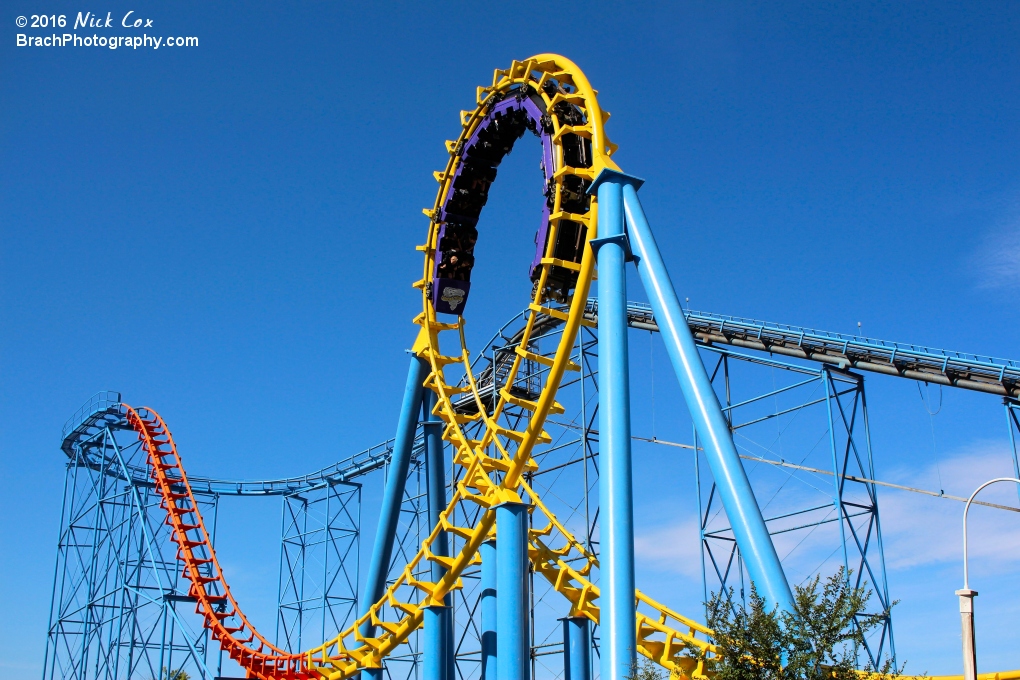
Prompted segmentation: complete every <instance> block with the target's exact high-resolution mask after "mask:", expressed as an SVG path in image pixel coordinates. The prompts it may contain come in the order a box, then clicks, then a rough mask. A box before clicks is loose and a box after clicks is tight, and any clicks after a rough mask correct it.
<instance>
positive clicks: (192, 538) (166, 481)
mask: <svg viewBox="0 0 1020 680" xmlns="http://www.w3.org/2000/svg"><path fill="white" fill-rule="evenodd" d="M122 406H123V407H124V410H125V412H126V414H127V420H128V423H130V425H131V427H132V428H134V430H135V431H136V432H137V433H138V438H139V439H140V440H141V441H142V446H143V447H144V448H145V451H146V453H147V454H148V456H147V462H148V464H149V468H150V476H151V477H152V479H153V480H154V481H155V483H156V491H157V492H158V493H159V495H160V496H162V501H161V502H160V507H161V508H163V509H164V510H166V514H167V518H166V524H168V525H169V526H170V527H172V528H173V531H172V537H173V541H174V542H175V543H176V544H177V559H178V560H179V561H180V562H181V564H182V565H183V567H184V570H183V575H184V577H185V578H187V579H188V580H189V581H190V582H191V587H190V588H189V589H188V595H189V596H190V597H193V598H195V601H196V602H197V604H196V606H195V611H196V612H197V613H199V614H201V615H202V619H203V625H204V626H205V627H206V628H208V629H209V631H210V633H211V634H212V636H213V638H214V639H215V640H217V641H218V642H219V643H220V647H221V648H223V650H224V651H226V652H227V653H228V654H229V655H230V658H232V659H234V660H235V661H237V663H238V664H240V665H241V667H242V668H244V669H245V670H246V671H247V673H248V677H250V678H260V679H261V680H312V679H318V678H321V676H320V675H319V674H318V673H316V672H314V671H310V670H309V669H308V665H307V663H306V662H305V659H304V657H303V656H302V655H300V654H290V653H288V652H285V651H283V650H282V649H278V648H277V647H275V646H274V645H273V644H271V643H270V642H269V641H268V640H266V639H265V638H264V637H262V636H261V635H260V634H259V632H258V631H257V630H255V628H254V627H253V626H252V625H251V624H250V623H249V622H248V619H247V618H245V616H244V614H243V613H241V608H240V607H238V606H237V602H236V601H235V600H234V597H233V596H232V595H231V594H230V588H229V587H228V586H227V582H226V580H225V579H224V578H223V571H222V570H221V569H220V565H219V562H218V561H217V560H216V552H215V551H214V550H213V547H212V543H211V542H210V541H209V534H208V532H207V531H206V529H205V524H204V523H203V522H202V516H201V514H199V511H198V504H197V503H196V502H195V496H194V494H192V492H191V485H190V484H188V477H187V475H186V474H185V472H184V466H183V465H181V457H180V456H179V455H178V453H177V446H176V445H175V444H174V440H173V437H171V436H170V430H169V428H167V426H166V423H164V422H163V419H162V418H160V417H159V414H158V413H156V412H155V411H153V410H152V409H150V408H144V407H143V408H140V409H138V410H137V411H136V410H135V409H133V408H131V407H130V406H128V405H127V404H122Z"/></svg>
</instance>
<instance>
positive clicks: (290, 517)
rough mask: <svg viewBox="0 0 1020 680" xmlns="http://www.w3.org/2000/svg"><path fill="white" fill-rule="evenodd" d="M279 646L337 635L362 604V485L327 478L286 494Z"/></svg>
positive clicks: (297, 647) (295, 647) (292, 648)
mask: <svg viewBox="0 0 1020 680" xmlns="http://www.w3.org/2000/svg"><path fill="white" fill-rule="evenodd" d="M282 505H283V530H282V536H281V540H280V592H279V597H278V603H279V604H278V607H277V619H276V622H277V623H276V626H277V627H276V640H277V646H279V647H280V648H281V649H286V650H287V651H289V652H300V651H301V650H302V649H304V646H305V645H307V644H309V643H314V642H315V641H318V640H323V639H325V638H326V637H327V636H328V635H335V634H336V633H337V631H339V630H343V627H344V626H345V625H346V624H347V622H348V621H350V620H352V619H353V618H354V616H355V614H356V611H357V605H358V572H359V570H358V562H359V557H360V550H359V548H360V540H359V539H360V532H361V485H360V484H356V483H353V482H339V481H337V482H330V481H323V482H321V483H319V484H317V485H315V486H312V487H309V488H308V489H305V490H303V491H295V492H291V493H288V494H285V495H284V496H283V503H282Z"/></svg>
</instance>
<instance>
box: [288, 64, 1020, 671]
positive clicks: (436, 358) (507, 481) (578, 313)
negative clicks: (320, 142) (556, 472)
mask: <svg viewBox="0 0 1020 680" xmlns="http://www.w3.org/2000/svg"><path fill="white" fill-rule="evenodd" d="M549 81H553V82H554V83H555V84H556V87H555V88H546V87H543V86H545V85H546V83H547V82H549ZM526 86H530V88H531V89H532V91H533V92H536V93H538V94H539V95H540V96H541V97H542V99H543V100H544V102H545V104H546V106H547V110H550V111H551V110H552V109H553V107H554V106H555V105H556V104H558V103H560V102H567V103H569V104H571V105H573V106H575V107H577V109H579V110H580V111H581V112H582V113H583V120H584V122H583V124H580V125H561V124H560V122H559V121H558V120H557V118H556V117H555V116H553V117H552V123H553V127H554V129H553V133H552V142H553V145H554V149H555V154H554V162H555V165H556V167H555V171H554V173H553V177H554V179H555V183H556V187H555V192H556V193H555V198H554V205H553V208H552V211H551V215H550V234H549V238H548V240H547V244H548V245H547V247H546V254H545V257H544V258H543V259H542V260H541V267H542V270H541V273H540V277H539V279H538V282H537V285H536V286H535V289H534V297H533V299H532V301H531V305H530V307H529V311H528V313H527V317H526V322H525V325H524V331H523V336H522V338H521V341H520V344H519V346H518V348H517V356H516V357H515V359H514V362H513V365H512V367H511V368H510V373H509V375H508V376H507V377H506V379H505V380H504V381H502V382H503V383H504V384H505V385H506V386H510V385H512V384H514V381H515V379H516V377H517V375H518V372H519V371H520V369H521V365H522V362H524V361H532V362H537V363H539V364H542V365H544V366H545V370H543V371H542V375H541V378H540V379H541V380H542V385H541V391H540V395H541V396H540V397H539V398H538V399H537V400H536V401H529V400H525V399H521V398H520V397H519V396H514V395H513V394H511V393H510V392H509V391H508V387H504V388H503V389H502V391H501V392H500V393H499V395H498V403H496V405H495V407H494V408H490V410H491V414H490V412H489V411H487V408H486V405H485V404H483V401H482V397H481V396H480V395H479V389H478V385H477V384H476V381H475V377H474V375H473V374H472V368H471V361H470V353H469V352H468V349H467V347H466V345H465V338H464V318H463V317H458V318H457V320H456V322H447V321H443V320H440V319H439V318H437V316H436V311H435V309H434V307H433V305H432V301H431V297H430V294H429V291H430V288H431V283H432V276H433V271H435V269H434V265H435V259H436V257H437V249H436V245H437V241H438V238H439V231H440V227H441V226H442V225H441V223H440V222H439V219H438V217H439V214H440V208H441V207H442V204H443V200H444V197H445V196H446V195H447V194H448V192H449V189H450V183H451V182H452V181H453V177H454V172H455V170H456V168H457V164H458V163H459V162H460V157H459V155H458V153H459V152H458V149H459V148H461V145H462V144H463V143H464V142H465V141H466V140H467V139H469V138H470V136H471V135H472V133H473V132H474V131H475V130H476V128H477V127H478V125H479V124H480V123H481V121H482V120H483V119H484V117H485V115H486V113H487V111H488V109H489V106H490V104H491V103H492V102H494V101H495V100H496V99H498V97H499V96H501V95H506V94H507V93H510V92H512V91H514V90H517V89H519V88H522V87H526ZM550 91H551V92H552V94H550ZM608 118H609V114H608V113H607V112H604V111H603V110H602V109H601V108H600V106H599V103H598V100H597V98H596V92H595V90H593V89H592V87H591V85H590V83H589V82H588V79H587V78H586V77H585V76H584V74H583V73H582V72H581V70H580V69H579V68H578V67H577V66H576V65H575V64H573V63H572V62H571V61H569V60H568V59H565V58H563V57H561V56H557V55H552V54H540V55H537V56H535V57H532V58H530V59H527V60H525V61H514V62H513V63H512V64H511V65H510V68H508V69H504V70H497V71H496V72H495V74H494V76H493V80H492V84H491V85H490V86H488V87H479V88H478V91H477V95H476V107H475V108H474V109H473V110H470V111H462V112H461V114H460V122H461V128H462V129H461V133H460V136H459V138H458V139H457V140H454V141H448V142H447V143H446V148H447V151H448V152H449V154H450V158H449V161H448V162H447V165H446V168H445V169H444V170H441V171H438V172H436V173H435V178H436V180H437V181H438V183H439V189H438V191H437V195H436V201H435V205H434V207H433V208H431V209H426V210H424V212H425V214H426V216H427V217H429V219H430V222H429V233H428V239H427V241H426V243H425V244H424V245H422V246H419V247H418V249H419V250H420V251H422V252H423V253H424V255H425V258H424V260H425V261H424V267H423V272H424V275H423V277H422V278H421V280H419V281H417V282H416V283H415V284H414V286H415V287H416V288H418V289H419V290H420V291H421V293H422V306H423V311H422V313H421V314H420V315H418V317H416V318H415V319H414V323H416V324H418V325H419V326H420V327H421V328H420V332H419V335H418V339H417V341H416V343H415V345H414V348H413V351H414V352H415V353H416V354H417V356H419V357H421V358H422V359H424V360H426V361H427V362H428V364H429V365H430V367H431V371H430V373H429V375H428V377H427V379H426V380H425V383H424V385H425V387H427V388H428V389H431V390H432V391H433V392H435V394H436V397H437V403H436V406H435V409H434V411H433V412H434V414H436V415H437V416H439V417H440V418H441V419H442V421H443V422H444V424H445V427H444V428H443V439H444V440H445V441H446V442H448V443H449V445H450V447H451V448H452V450H453V452H454V453H453V460H454V463H455V464H456V465H458V466H460V467H461V468H462V469H463V470H462V474H461V475H460V476H459V478H458V481H457V483H456V484H455V486H454V488H453V492H452V498H451V500H450V502H449V505H448V506H447V508H446V509H445V511H444V512H443V513H442V515H441V519H440V523H439V525H438V526H436V527H434V528H433V530H432V533H431V534H430V535H429V536H428V537H427V538H426V539H425V540H424V541H423V543H422V546H421V549H420V550H419V552H418V553H417V555H415V557H414V558H413V559H412V560H411V561H410V563H408V564H407V565H406V567H405V568H404V570H403V572H402V574H401V575H400V576H399V577H398V578H397V579H396V581H395V582H394V583H393V584H392V585H390V586H389V587H388V588H387V590H386V592H385V594H384V595H383V597H382V599H380V600H379V601H378V602H376V603H374V604H373V605H372V606H371V608H370V609H369V611H368V613H367V614H365V615H364V616H362V617H361V618H359V619H358V620H357V621H355V622H354V623H353V624H352V625H351V626H350V627H349V628H347V629H346V630H345V631H343V632H342V633H340V634H339V635H338V636H337V637H336V638H334V639H332V640H329V641H327V642H325V643H324V644H322V645H320V646H318V647H315V648H313V649H310V650H308V651H306V652H304V655H303V656H304V658H305V661H306V663H307V665H308V667H309V669H310V670H313V671H317V672H318V673H320V674H322V675H323V676H325V677H328V678H331V679H332V680H339V679H340V678H347V677H350V676H351V675H354V674H355V673H357V672H358V671H359V670H361V669H364V668H379V667H380V666H381V664H382V662H383V659H384V658H386V657H387V656H388V655H389V654H391V653H392V652H394V650H396V649H397V648H398V647H399V646H400V645H401V644H402V643H404V642H405V641H406V640H407V639H408V637H409V636H410V635H411V633H413V632H414V631H415V630H416V629H417V628H419V627H420V626H421V625H422V621H423V612H424V608H425V607H428V606H431V605H442V604H443V601H444V598H445V596H446V595H447V594H448V593H450V592H452V591H454V590H456V589H459V588H461V587H462V583H461V575H462V574H463V573H464V571H465V569H467V568H468V567H469V565H477V564H478V563H479V558H478V549H479V546H480V545H481V544H482V543H483V542H484V541H485V540H486V539H488V538H491V537H492V536H493V535H494V532H495V510H494V507H495V506H497V505H499V504H501V503H505V502H521V501H523V502H528V503H530V504H531V505H532V506H533V513H534V515H533V526H535V527H540V528H538V529H533V530H531V531H530V532H529V542H530V547H529V556H530V558H531V561H532V564H533V566H534V569H535V571H536V572H537V573H539V574H541V575H542V576H544V577H545V578H546V579H547V580H548V581H549V583H550V584H551V585H552V587H553V588H554V589H555V590H556V591H557V592H558V593H560V594H561V595H562V596H563V597H564V598H566V600H567V602H568V603H569V612H564V613H565V614H566V613H569V614H570V615H572V616H585V617H587V618H589V619H590V620H592V621H593V622H596V623H597V622H598V620H599V607H598V604H597V601H598V597H599V589H598V587H597V586H596V585H594V584H593V583H592V581H591V575H592V570H593V569H596V568H597V567H598V562H597V559H596V557H595V556H594V555H593V554H591V553H590V552H589V551H588V550H587V549H586V548H585V547H584V545H583V544H582V543H581V542H579V541H578V540H577V539H575V538H574V536H573V535H571V533H570V532H569V531H568V530H567V528H566V527H565V526H564V525H563V524H562V523H561V522H560V521H559V520H558V519H557V518H556V517H555V515H553V513H552V512H550V511H549V509H548V508H547V507H546V506H545V504H544V503H543V502H542V500H541V499H540V498H539V497H538V496H537V494H536V493H535V491H534V490H533V489H532V488H530V486H529V485H528V484H527V483H526V481H525V478H524V474H525V472H527V471H529V470H535V469H536V468H537V466H536V464H535V462H534V461H533V459H532V455H533V451H534V449H535V446H536V445H540V444H543V443H546V442H548V441H550V437H549V435H548V433H546V432H545V430H544V429H543V426H544V423H545V422H546V418H547V416H549V415H550V414H554V413H560V412H562V406H560V405H559V404H558V403H557V402H556V392H557V389H558V387H559V386H560V383H561V381H562V380H563V378H564V375H565V373H566V372H567V371H576V370H578V368H579V367H578V366H577V364H575V363H574V362H573V361H572V360H571V355H572V352H573V348H574V346H575V343H576V339H577V334H578V330H579V329H580V327H581V325H582V324H585V323H588V322H586V321H585V320H584V319H583V312H584V307H585V302H586V300H587V298H588V293H589V289H590V287H591V282H592V281H593V280H594V278H595V259H594V256H593V253H592V249H591V247H590V245H588V244H586V245H585V248H584V254H583V257H582V259H581V261H580V263H575V262H564V261H562V260H557V259H555V258H554V257H553V244H554V243H555V242H556V229H557V228H558V225H559V222H560V221H561V220H564V219H569V220H571V221H573V222H578V223H580V224H582V225H584V226H585V227H586V228H587V236H586V239H587V240H588V241H590V240H591V239H593V238H596V237H597V224H596V213H597V210H596V207H597V206H596V201H595V199H594V197H593V198H592V201H591V207H590V208H589V210H588V211H587V212H586V213H583V214H576V213H574V214H570V213H566V212H564V211H562V210H561V207H560V202H561V201H560V197H561V193H562V191H563V178H564V177H567V176H569V175H578V176H581V177H583V178H584V179H586V180H589V181H590V180H593V179H594V178H595V177H596V176H597V175H598V173H599V172H600V171H602V170H603V169H605V168H610V169H613V170H619V168H618V167H617V165H616V164H615V163H614V162H613V161H612V160H611V158H610V156H611V155H612V153H613V152H614V151H615V148H616V147H615V146H614V145H613V144H612V143H611V142H610V141H609V138H608V137H607V136H606V133H605V127H604V126H605V122H606V120H607V119H608ZM565 134H576V135H579V136H581V137H584V138H586V139H588V140H590V142H591V147H592V157H593V162H592V164H591V166H590V167H569V166H567V165H565V164H564V154H563V148H562V144H561V142H562V138H563V135H565ZM553 267H565V268H568V269H571V270H573V271H576V273H577V283H576V286H575V287H574V289H573V291H572V294H571V295H570V296H569V299H565V298H563V297H562V296H558V298H557V299H552V294H551V293H547V291H546V285H545V284H546V281H547V279H548V277H549V275H550V272H551V271H552V268H553ZM548 318H552V319H555V320H556V322H557V323H559V324H562V334H561V335H560V337H559V341H558V346H557V350H556V352H555V354H554V355H553V356H552V357H549V356H547V355H542V354H539V353H537V352H532V351H531V349H530V348H531V342H530V340H531V338H532V334H533V331H534V329H535V327H536V323H538V322H540V321H543V320H545V321H548V320H549V319H548ZM451 367H452V368H454V369H456V370H457V371H460V370H463V371H464V372H465V373H466V381H461V380H460V379H459V377H458V378H457V379H456V380H454V379H452V378H451V379H448V378H447V375H446V372H447V369H448V368H451ZM451 372H453V371H451ZM468 393H471V394H473V396H474V399H475V401H476V403H477V406H478V409H477V412H476V413H473V414H470V415H465V414H464V413H461V412H458V411H457V410H456V409H455V408H454V400H455V399H456V398H458V397H462V395H466V394H468ZM510 407H516V408H517V409H524V410H525V412H527V413H529V414H530V417H528V418H526V422H525V426H524V427H523V428H519V427H513V426H512V425H511V424H510V423H509V421H508V420H507V419H505V418H504V415H505V411H506V410H507V409H508V408H510ZM469 431H470V432H473V433H475V434H473V435H469ZM462 504H467V505H468V506H471V510H480V512H479V513H478V517H479V519H478V521H477V523H475V524H474V525H473V526H459V525H458V524H457V523H456V522H455V518H456V517H457V510H458V508H459V507H460V506H461V505H462ZM465 514H470V513H467V512H462V513H461V515H462V516H463V515H465ZM441 531H445V532H448V533H449V534H450V535H451V536H452V537H456V538H457V539H459V540H458V541H457V542H458V543H459V544H460V546H461V547H460V549H459V551H457V552H456V554H455V555H452V556H450V557H445V556H440V555H436V554H435V551H434V550H433V545H434V543H435V541H436V538H437V536H438V535H439V532H441ZM429 563H438V564H439V565H441V566H442V567H443V569H445V575H444V576H443V578H442V579H440V580H439V581H438V582H431V581H426V580H422V578H421V575H422V574H426V573H429V569H428V568H427V567H428V566H429ZM636 597H637V605H638V618H637V631H636V634H637V650H638V652H639V653H640V654H641V655H643V656H645V657H647V658H648V659H651V660H653V661H655V662H656V663H658V664H660V665H661V666H662V667H663V668H665V669H668V670H669V671H670V672H671V673H672V675H673V676H674V677H677V678H703V677H708V676H710V675H711V670H710V669H708V668H705V667H704V662H699V661H697V660H695V659H694V658H693V657H692V656H691V654H690V652H689V651H688V650H689V649H691V648H693V649H696V650H700V651H702V652H712V651H714V647H713V645H712V644H710V643H709V642H708V641H707V638H708V637H709V636H710V635H711V631H710V630H708V629H707V628H706V627H705V626H703V625H702V624H699V623H697V622H696V621H694V620H692V619H689V618H687V617H684V616H682V615H680V614H678V613H677V612H674V611H672V610H671V609H669V608H668V607H666V606H665V605H663V604H661V603H659V602H656V601H655V600H653V599H652V598H650V597H648V596H647V595H644V594H643V593H641V592H640V591H638V592H637V593H636ZM367 621H370V622H371V624H372V625H373V626H374V627H375V630H376V631H377V634H376V635H375V636H374V637H364V636H362V635H361V633H360V632H359V629H360V628H361V626H362V624H363V623H365V622H367ZM702 656H704V655H702ZM981 677H982V678H988V679H991V678H997V679H999V680H1007V679H1013V678H1016V679H1020V671H1018V672H1011V673H1005V674H991V675H982V676H981Z"/></svg>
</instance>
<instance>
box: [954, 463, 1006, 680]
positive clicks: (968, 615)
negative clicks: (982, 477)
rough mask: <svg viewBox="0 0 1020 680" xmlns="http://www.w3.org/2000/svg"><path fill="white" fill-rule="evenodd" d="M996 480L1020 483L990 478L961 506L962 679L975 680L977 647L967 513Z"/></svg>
mask: <svg viewBox="0 0 1020 680" xmlns="http://www.w3.org/2000/svg"><path fill="white" fill-rule="evenodd" d="M996 482H1013V483H1014V484H1020V479H1015V478H1013V477H998V478H997V479H990V480H988V481H987V482H985V483H984V484H982V485H981V486H979V487H978V488H976V489H974V493H972V494H971V495H970V498H968V499H967V505H965V506H964V508H963V589H962V590H957V591H956V594H957V595H959V596H960V625H961V626H962V627H963V677H964V680H977V647H976V646H975V644H974V596H976V595H977V591H976V590H971V589H970V581H969V579H968V576H969V573H968V570H967V513H968V512H970V504H971V502H972V501H973V500H974V497H975V496H977V495H978V493H980V491H981V490H982V489H984V488H985V487H986V486H991V485H992V484H995V483H996Z"/></svg>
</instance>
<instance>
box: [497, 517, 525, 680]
mask: <svg viewBox="0 0 1020 680" xmlns="http://www.w3.org/2000/svg"><path fill="white" fill-rule="evenodd" d="M496 539H497V542H496V580H497V582H498V583H499V597H498V598H497V599H496V678H497V680H529V678H530V676H531V669H530V667H529V664H528V662H529V660H530V658H529V657H530V654H529V652H530V651H531V645H530V643H529V640H528V596H527V592H528V506H527V505H525V504H524V503H504V504H503V505H500V506H497V507H496Z"/></svg>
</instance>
